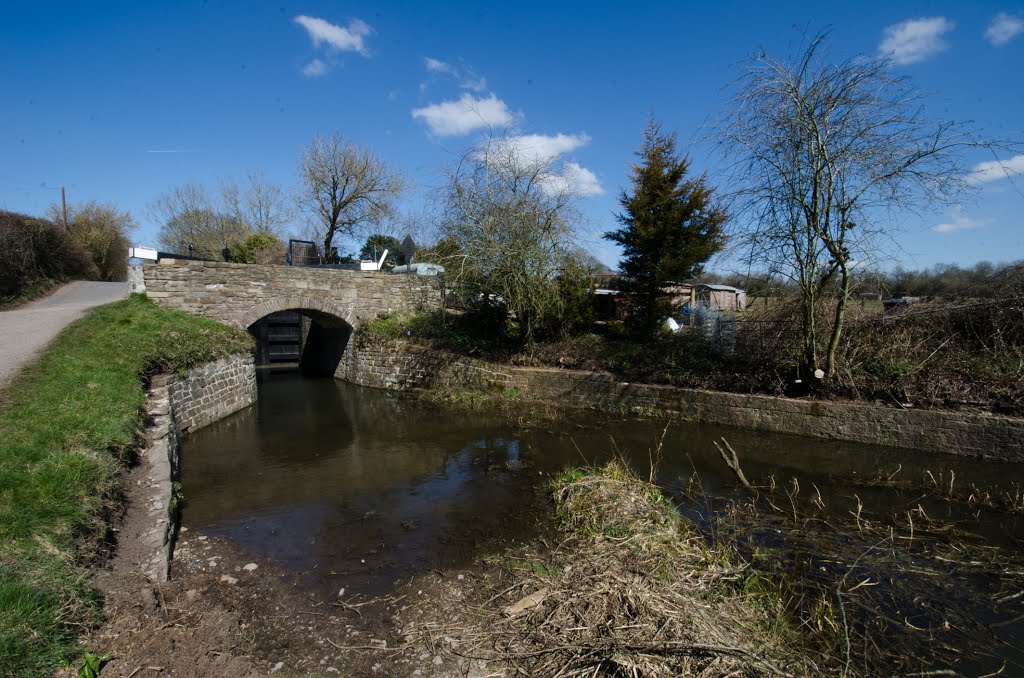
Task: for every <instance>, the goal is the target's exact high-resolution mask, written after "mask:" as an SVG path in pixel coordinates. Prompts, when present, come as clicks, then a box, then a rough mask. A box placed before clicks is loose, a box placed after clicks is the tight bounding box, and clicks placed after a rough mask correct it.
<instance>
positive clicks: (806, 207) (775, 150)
mask: <svg viewBox="0 0 1024 678" xmlns="http://www.w3.org/2000/svg"><path fill="white" fill-rule="evenodd" d="M827 40H828V36H827V34H820V35H817V36H815V37H813V38H805V39H804V41H803V42H802V44H801V45H800V50H799V51H798V53H797V54H795V55H792V56H790V57H789V58H787V59H778V58H775V57H772V56H769V55H768V54H765V53H763V52H762V53H760V54H757V55H755V56H753V57H751V58H750V59H748V60H747V61H746V62H745V64H744V67H743V73H742V76H741V77H740V78H739V80H738V81H737V82H736V83H734V96H733V98H732V100H731V101H730V103H729V106H728V113H727V114H726V116H725V118H724V120H723V121H722V123H721V124H720V125H719V126H718V128H717V130H716V131H717V132H718V133H719V134H720V135H721V139H722V144H723V145H724V147H725V151H726V154H727V157H729V158H731V160H732V162H733V169H734V175H733V180H734V184H735V185H736V186H738V187H739V189H738V191H737V193H736V194H735V197H736V198H738V204H737V207H736V208H735V209H736V215H737V217H738V218H737V219H736V221H735V223H736V224H738V226H739V230H738V231H737V233H736V235H738V236H739V237H740V242H741V244H742V246H743V247H744V248H745V251H746V253H747V255H748V256H749V258H750V261H751V262H756V264H757V267H764V266H767V267H768V268H769V269H770V270H771V272H773V273H776V274H781V275H784V276H787V277H789V278H790V279H791V280H792V281H793V282H794V283H795V284H796V286H797V287H798V288H799V290H800V296H801V318H800V323H801V329H802V336H803V345H802V353H803V356H802V361H801V363H802V364H801V368H802V369H801V372H802V374H803V375H804V376H808V375H812V374H815V373H816V371H817V370H818V368H819V362H820V360H819V351H820V349H821V347H822V346H821V344H822V341H821V339H820V338H819V327H818V319H817V318H816V311H817V310H818V307H819V303H820V302H821V301H822V300H823V299H824V298H826V297H831V296H832V295H833V294H834V300H835V303H834V307H833V308H832V309H830V310H829V312H828V316H829V318H828V320H827V321H826V327H825V328H823V333H822V334H823V336H827V342H825V359H824V365H823V367H824V370H823V371H824V372H825V373H826V374H831V373H832V372H833V370H834V367H835V356H836V348H837V347H838V345H839V341H840V337H841V335H842V329H843V320H844V312H845V308H846V302H847V299H848V297H849V293H850V280H851V277H850V272H851V269H852V268H853V267H854V266H855V265H856V262H857V261H859V260H864V259H866V258H869V257H870V256H871V255H872V254H873V253H874V252H875V250H876V248H877V247H878V244H879V239H880V238H882V237H884V236H886V235H887V233H889V232H890V229H891V228H892V225H891V223H892V222H891V221H890V220H891V218H892V217H893V216H895V215H896V214H897V213H899V212H900V211H903V210H911V211H914V210H917V209H920V208H921V207H923V206H926V205H927V206H933V205H934V204H935V203H936V202H939V203H946V204H949V203H951V202H952V201H954V200H956V199H957V197H958V196H960V194H962V193H963V192H964V191H965V190H968V189H969V188H970V182H969V181H968V178H967V177H968V175H967V173H966V168H965V167H964V165H963V158H962V155H961V152H962V151H963V150H965V149H966V148H968V147H971V146H978V145H981V144H980V143H979V142H977V141H976V140H975V139H974V137H973V135H972V134H971V131H970V130H969V129H968V128H967V127H966V126H965V125H964V124H962V123H957V122H946V121H933V120H929V119H927V118H926V117H925V116H924V114H923V110H922V96H921V95H920V94H919V93H918V92H917V90H915V89H914V88H913V86H912V85H911V83H910V82H909V81H908V80H907V79H906V78H901V77H896V76H894V75H892V73H891V70H890V66H891V64H890V63H889V61H888V60H886V59H879V58H873V57H867V56H863V55H861V56H856V57H854V58H852V59H849V60H847V61H844V62H842V63H838V64H836V63H832V62H830V61H829V60H828V58H827V55H826V53H825V52H826V45H827Z"/></svg>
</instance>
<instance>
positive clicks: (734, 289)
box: [697, 283, 743, 292]
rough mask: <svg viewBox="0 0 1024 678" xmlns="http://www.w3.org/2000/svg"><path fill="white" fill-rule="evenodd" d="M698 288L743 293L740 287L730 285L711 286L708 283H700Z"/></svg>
mask: <svg viewBox="0 0 1024 678" xmlns="http://www.w3.org/2000/svg"><path fill="white" fill-rule="evenodd" d="M697 287H706V288H707V289H709V290H717V291H719V292H743V290H741V289H740V288H738V287H732V286H730V285H711V284H708V283H698V284H697Z"/></svg>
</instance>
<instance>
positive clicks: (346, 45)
mask: <svg viewBox="0 0 1024 678" xmlns="http://www.w3.org/2000/svg"><path fill="white" fill-rule="evenodd" d="M295 23H297V24H299V25H300V26H302V27H303V28H305V29H306V32H307V33H309V39H310V40H312V41H313V46H314V47H319V46H320V45H321V44H324V43H326V44H327V45H329V46H330V47H333V48H334V49H337V50H341V51H343V52H358V53H359V54H362V55H363V56H369V55H370V53H369V51H368V50H367V49H366V44H365V43H364V42H363V41H364V39H365V38H366V37H368V36H369V35H370V34H371V33H373V29H372V28H370V26H369V25H368V24H367V23H366V22H365V21H362V20H360V19H352V20H351V21H349V22H348V26H337V25H335V24H332V23H331V22H330V21H325V20H323V19H318V18H316V17H312V16H306V15H305V14H300V15H299V16H297V17H295Z"/></svg>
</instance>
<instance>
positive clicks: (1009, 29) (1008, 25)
mask: <svg viewBox="0 0 1024 678" xmlns="http://www.w3.org/2000/svg"><path fill="white" fill-rule="evenodd" d="M1022 32H1024V19H1022V18H1021V17H1020V15H1017V16H1014V15H1012V14H1007V13H1006V12H1000V13H999V14H996V17H995V18H994V19H992V23H990V24H989V25H988V30H987V31H985V39H987V40H988V41H989V42H990V43H992V44H993V45H995V46H996V47H1001V46H1002V45H1005V44H1006V43H1008V42H1010V41H1011V40H1013V39H1014V38H1015V37H1017V35H1018V34H1020V33H1022Z"/></svg>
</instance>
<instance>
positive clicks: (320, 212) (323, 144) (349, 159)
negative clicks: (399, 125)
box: [299, 132, 405, 256]
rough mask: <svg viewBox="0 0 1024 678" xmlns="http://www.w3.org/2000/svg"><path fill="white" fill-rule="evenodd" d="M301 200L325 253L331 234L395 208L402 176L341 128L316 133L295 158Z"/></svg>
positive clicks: (352, 229) (349, 231) (350, 231)
mask: <svg viewBox="0 0 1024 678" xmlns="http://www.w3.org/2000/svg"><path fill="white" fill-rule="evenodd" d="M299 179H300V181H301V184H302V187H301V195H300V204H301V207H302V209H303V210H305V211H306V212H307V213H308V214H309V215H310V216H311V217H312V219H313V220H314V223H315V226H316V229H317V232H318V234H319V235H320V237H322V238H323V243H324V254H325V255H326V256H330V254H331V245H332V243H333V242H334V238H335V236H336V235H338V234H341V235H343V236H347V237H349V238H350V239H351V238H356V237H358V235H359V234H358V232H357V229H358V228H359V227H361V226H366V225H372V224H377V223H379V222H380V221H381V220H383V219H385V218H386V217H388V216H390V215H391V214H392V213H393V211H394V202H395V200H396V199H397V198H398V196H399V195H400V194H401V192H402V190H403V188H404V186H405V180H404V179H403V177H402V176H401V175H399V174H398V173H397V172H396V171H395V170H393V169H392V168H391V167H390V166H388V165H387V164H386V163H385V162H384V161H383V160H380V159H379V158H378V157H377V156H376V155H374V154H373V153H372V152H371V151H370V150H368V149H366V148H363V147H362V146H359V145H357V144H355V143H353V142H351V141H347V140H346V139H345V138H343V137H342V136H341V134H340V133H338V132H334V133H333V134H331V135H328V136H324V135H319V134H318V135H317V136H315V137H314V138H313V141H311V142H310V144H309V145H308V146H307V147H306V149H305V151H304V152H303V154H302V158H301V160H300V161H299Z"/></svg>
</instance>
